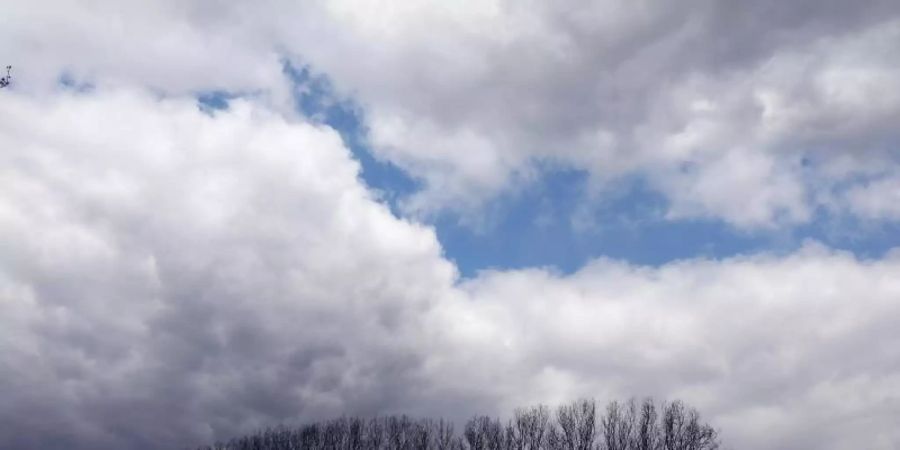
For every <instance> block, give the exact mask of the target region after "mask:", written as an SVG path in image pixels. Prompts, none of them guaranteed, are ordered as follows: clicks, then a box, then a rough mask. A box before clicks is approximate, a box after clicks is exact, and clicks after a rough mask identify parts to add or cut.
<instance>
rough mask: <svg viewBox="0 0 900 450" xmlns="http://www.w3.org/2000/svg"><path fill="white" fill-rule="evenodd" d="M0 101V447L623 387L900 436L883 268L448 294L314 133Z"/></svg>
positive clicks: (204, 432)
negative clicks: (0, 186) (0, 424)
mask: <svg viewBox="0 0 900 450" xmlns="http://www.w3.org/2000/svg"><path fill="white" fill-rule="evenodd" d="M0 111H2V112H0V115H2V117H3V119H4V120H3V121H2V125H0V148H3V152H2V158H3V164H2V165H0V167H2V170H0V180H2V184H3V186H4V189H3V191H2V193H0V235H2V236H3V244H4V249H5V250H4V252H3V255H2V259H0V280H2V283H0V286H2V291H0V292H2V294H0V302H2V303H0V305H2V310H3V314H2V316H0V329H2V330H3V331H2V334H0V336H2V340H0V352H2V354H3V355H4V357H3V359H2V362H0V379H2V380H3V381H2V382H0V393H2V397H3V398H4V402H3V404H2V406H0V417H2V418H3V421H4V423H6V424H7V425H8V426H7V427H5V428H4V431H3V433H2V434H0V442H3V445H4V446H9V447H15V448H55V447H63V446H64V447H66V448H159V447H177V446H181V445H187V444H190V443H197V442H201V441H204V440H211V439H214V438H225V437H228V436H230V435H234V434H237V433H240V432H243V431H247V430H250V429H252V428H254V427H257V426H262V425H268V424H273V423H279V422H284V421H287V422H291V421H296V420H302V419H311V418H318V417H322V416H327V415H333V414H340V413H343V412H347V413H361V414H375V413H384V412H393V411H408V412H413V413H421V414H443V415H447V416H451V417H461V416H464V415H467V414H471V413H473V412H500V411H505V410H507V409H508V408H509V407H512V406H516V405H521V404H526V403H530V402H538V401H542V402H550V403H553V402H557V401H563V400H566V399H570V398H572V397H574V396H578V395H594V396H598V397H601V398H606V397H623V396H628V395H634V394H638V395H642V394H650V395H657V396H660V397H669V398H671V397H681V398H685V399H687V400H689V401H691V402H693V403H694V404H697V405H698V406H700V407H701V408H702V409H703V410H704V412H705V413H706V414H708V415H709V416H710V417H711V418H712V420H713V422H714V423H715V424H716V425H717V426H720V427H721V428H722V429H723V431H724V432H725V436H726V437H727V439H728V441H729V442H730V443H732V444H733V445H735V446H737V447H741V448H771V447H790V448H816V449H844V448H855V447H854V446H855V445H857V444H858V443H859V442H867V443H871V445H869V446H868V447H869V448H892V447H893V446H896V444H897V443H898V442H900V436H898V435H897V434H896V433H895V429H894V427H892V426H891V425H892V424H893V423H894V422H895V420H896V417H897V414H898V413H900V409H898V408H900V398H898V397H897V392H898V388H900V384H898V383H900V380H898V379H897V376H896V365H897V362H898V361H900V355H898V354H897V353H896V351H894V350H893V349H896V348H900V345H898V344H900V342H897V340H898V339H900V335H898V334H897V333H896V331H895V330H894V327H893V323H892V322H891V318H893V317H896V316H897V314H898V313H900V311H898V309H900V303H898V302H897V298H900V284H898V282H897V280H896V277H895V276H894V274H896V273H897V271H898V270H900V260H898V259H897V257H896V256H895V255H894V256H888V257H886V258H885V259H883V260H879V261H861V260H857V259H855V258H854V257H852V256H850V255H846V254H841V253H835V252H833V251H830V250H828V249H826V248H824V247H821V246H818V245H815V244H811V245H809V246H807V247H805V248H804V249H802V250H801V251H799V252H798V253H796V254H791V255H785V256H775V255H760V256H748V257H739V258H733V259H728V260H722V261H715V260H693V261H683V262H677V263H671V264H668V265H665V266H662V267H660V268H648V267H639V266H631V265H628V264H625V263H621V262H616V261H611V260H602V259H601V260H597V261H595V262H593V263H591V264H589V265H588V266H587V267H585V268H583V269H582V270H580V271H578V272H577V273H575V274H573V275H570V276H562V275H558V274H555V273H553V272H549V271H547V270H542V269H529V270H522V271H509V272H503V271H499V272H486V273H483V274H481V275H480V276H479V277H477V278H475V279H472V280H469V281H466V282H464V283H462V284H458V283H457V280H456V272H455V268H454V267H453V266H452V264H450V263H449V262H447V261H446V260H444V259H443V258H442V256H441V248H440V245H439V244H438V243H437V241H436V240H435V237H434V233H433V232H432V231H431V230H429V229H428V228H426V227H423V226H420V225H416V224H414V223H410V222H407V221H404V220H401V219H398V218H396V217H394V216H392V215H391V214H390V212H389V211H388V210H387V209H386V207H384V206H383V205H381V204H379V203H378V202H377V201H376V200H375V199H374V198H373V197H372V196H371V194H369V193H368V192H367V190H366V189H365V187H364V186H363V185H362V183H361V182H360V181H359V179H358V170H359V169H358V165H357V164H356V162H354V161H353V160H352V159H351V157H350V155H349V152H348V151H347V150H346V149H345V148H343V147H342V145H341V143H340V141H339V139H338V137H337V136H336V134H335V133H334V132H333V131H331V130H329V129H327V128H321V127H318V128H317V127H315V126H312V125H309V124H307V123H303V122H298V121H290V120H286V119H284V118H282V117H281V116H280V115H278V114H276V113H273V112H270V110H268V109H266V108H264V107H261V106H259V105H256V104H254V103H251V102H237V103H235V104H234V105H233V106H232V108H231V109H230V110H229V111H225V112H218V113H216V114H215V115H208V114H206V113H204V112H202V111H200V110H199V109H198V108H197V107H196V105H195V103H194V102H192V101H189V100H179V99H168V100H159V99H157V98H154V97H152V96H149V95H147V94H144V93H141V92H140V91H134V90H113V91H108V92H107V91H101V92H95V93H93V94H91V95H80V94H65V95H59V96H54V97H53V98H50V99H34V98H30V97H23V96H19V95H17V94H7V95H4V96H3V102H2V105H0ZM111 117H115V118H116V119H117V120H116V122H114V123H113V122H111V121H110V120H109V119H110V118H111ZM836 423H837V424H841V426H836V425H835V424H836ZM813 430H820V431H813Z"/></svg>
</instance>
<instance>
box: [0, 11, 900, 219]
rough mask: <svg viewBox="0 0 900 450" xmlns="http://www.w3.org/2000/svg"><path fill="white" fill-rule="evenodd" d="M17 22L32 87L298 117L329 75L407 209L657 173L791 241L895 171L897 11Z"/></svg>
mask: <svg viewBox="0 0 900 450" xmlns="http://www.w3.org/2000/svg"><path fill="white" fill-rule="evenodd" d="M8 9H9V10H8V11H7V17H8V20H7V22H8V23H7V24H6V26H5V27H4V28H5V30H4V33H5V34H6V35H7V36H8V38H7V39H4V40H3V43H0V49H2V50H3V53H4V54H6V55H7V57H11V58H12V59H13V60H15V61H22V62H23V63H24V62H25V61H28V64H22V66H23V68H22V69H21V78H22V79H24V80H27V81H26V82H25V83H26V84H30V85H32V87H34V86H36V85H41V86H46V85H48V83H49V84H52V83H53V82H55V80H56V79H57V78H58V77H59V76H60V74H61V73H65V74H67V76H70V77H73V78H74V79H75V80H81V81H83V82H96V83H99V82H103V83H135V82H136V83H139V84H141V85H146V86H151V87H153V88H154V89H157V90H160V91H162V92H166V93H185V92H193V91H197V90H209V89H224V90H230V91H236V92H242V93H253V94H254V95H260V96H263V97H266V98H268V99H269V100H270V101H271V103H272V104H274V105H278V106H279V108H281V109H282V110H283V111H288V110H289V109H290V108H289V107H288V106H289V103H290V99H289V95H288V93H289V89H288V87H287V86H286V85H285V82H284V79H283V77H281V76H280V72H281V66H282V64H283V63H284V62H285V61H293V62H294V63H296V64H304V65H309V66H310V67H311V68H312V69H313V70H315V71H317V72H319V73H323V74H325V75H327V76H328V77H330V78H331V79H332V80H333V81H334V82H335V85H336V86H337V87H338V88H339V89H340V91H341V92H343V93H344V94H346V95H350V96H352V97H353V98H354V100H356V101H358V102H359V103H360V104H361V105H363V107H364V110H365V114H366V119H367V123H366V124H367V126H368V129H369V138H370V143H371V145H372V148H373V150H374V152H375V154H376V155H377V156H378V157H379V158H382V159H385V160H388V161H391V162H392V163H395V164H397V165H398V166H400V167H402V168H403V169H404V170H407V171H408V172H409V173H410V174H412V175H413V176H415V177H417V178H420V179H422V180H423V181H424V186H425V187H424V189H423V191H422V192H419V193H418V194H417V195H416V196H413V197H412V198H409V199H407V200H406V202H405V209H406V211H407V212H408V213H425V214H427V213H432V212H436V211H441V210H446V209H448V208H449V209H453V210H456V211H458V212H463V213H465V212H471V211H478V209H479V208H480V207H482V206H483V205H484V203H485V201H486V200H489V199H491V198H494V197H495V196H497V195H498V194H500V193H503V192H507V191H510V190H515V189H516V188H517V186H519V185H521V184H523V183H528V182H529V181H530V180H532V179H533V178H534V177H535V176H537V174H538V173H539V172H537V171H539V168H540V167H541V166H542V165H544V164H547V163H549V164H551V165H554V166H557V165H560V164H562V165H563V166H566V167H569V168H572V169H575V170H584V171H586V172H587V173H589V174H591V175H592V177H593V179H594V180H596V181H598V182H599V184H600V185H603V184H605V183H609V182H614V181H615V180H618V179H620V178H621V177H623V176H639V177H643V178H645V179H647V180H648V185H649V186H651V187H653V188H655V189H656V190H658V191H659V192H660V193H662V194H663V195H664V196H665V197H666V198H667V199H668V200H669V202H670V214H669V217H671V218H683V217H710V218H714V219H721V220H724V221H726V222H728V223H730V224H733V225H735V226H737V227H740V228H748V229H752V228H771V227H778V226H792V225H795V224H799V223H804V222H807V221H809V220H810V219H811V217H813V213H814V211H815V210H816V209H817V208H826V209H827V208H828V206H829V205H836V204H840V202H837V203H835V202H829V201H827V199H828V198H829V197H830V196H831V195H832V194H833V192H832V191H833V190H834V189H835V186H836V185H843V184H844V183H847V182H848V180H849V181H852V180H855V179H856V178H857V177H859V176H860V174H864V173H865V172H866V170H868V169H871V167H872V166H873V165H874V166H878V165H879V164H883V162H884V161H885V160H889V161H890V163H891V164H892V165H893V166H896V161H894V158H891V156H890V155H892V154H894V153H896V151H895V150H896V145H897V144H896V143H897V142H898V138H900V137H898V136H897V133H896V127H894V126H892V124H893V123H895V122H896V120H897V118H898V117H900V97H898V95H897V94H896V93H897V92H900V89H897V81H896V80H898V79H900V75H898V73H897V68H896V66H895V65H893V64H892V63H891V61H894V60H896V59H897V57H898V52H900V45H898V44H897V42H900V39H898V38H897V37H898V36H897V35H898V27H900V22H898V20H900V19H898V17H900V15H898V13H900V10H898V8H897V4H896V2H893V1H886V0H885V1H879V0H868V1H864V2H861V3H860V2H856V3H853V4H850V3H848V2H840V1H832V2H826V3H825V4H823V3H821V2H806V1H804V2H792V3H791V4H789V5H787V4H784V2H776V1H765V2H755V3H754V4H753V5H747V4H746V3H745V2H706V1H693V2H688V3H680V4H678V5H674V4H671V3H669V2H650V3H646V4H642V5H634V4H633V3H629V2H624V3H623V2H619V1H612V0H611V1H604V2H569V3H566V4H552V5H547V4H542V3H539V2H521V3H510V2H502V1H478V2H454V4H453V5H447V4H446V2H439V1H433V2H432V1H428V2H416V3H415V4H405V3H402V2H401V3H395V2H377V3H373V2H364V1H355V0H340V1H331V2H302V3H299V4H298V3H297V2H284V1H277V0H272V1H266V2H256V3H254V4H253V5H252V6H251V5H242V4H222V3H220V2H205V1H193V2H153V3H152V4H147V3H140V4H138V3H134V2H126V3H122V2H108V1H98V2H90V3H89V4H83V2H82V3H78V2H71V3H69V2H63V3H60V2H52V5H50V4H45V5H41V2H28V3H19V4H15V5H12V6H11V7H10V8H8ZM17 73H19V69H17ZM23 89H24V87H23ZM838 166H840V167H842V170H839V171H837V172H836V171H835V170H830V169H834V168H835V167H838ZM732 180H733V182H731V181H732ZM735 205H748V207H747V208H737V207H735ZM836 212H837V213H838V214H842V213H845V212H849V213H853V212H854V210H853V209H841V210H839V211H836Z"/></svg>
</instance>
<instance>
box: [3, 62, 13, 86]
mask: <svg viewBox="0 0 900 450" xmlns="http://www.w3.org/2000/svg"><path fill="white" fill-rule="evenodd" d="M10 70H12V66H6V76H5V77H2V78H0V88H5V87H7V86H9V84H10V83H12V75H10V74H9V71H10Z"/></svg>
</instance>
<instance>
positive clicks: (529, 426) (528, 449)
mask: <svg viewBox="0 0 900 450" xmlns="http://www.w3.org/2000/svg"><path fill="white" fill-rule="evenodd" d="M514 421H515V433H514V434H513V436H514V437H513V440H514V443H515V445H514V448H515V449H516V450H539V449H541V448H544V445H545V439H546V432H547V426H548V423H549V421H550V410H549V409H547V407H546V406H544V405H538V406H535V407H532V408H529V409H527V410H526V409H517V410H516V411H515V418H514Z"/></svg>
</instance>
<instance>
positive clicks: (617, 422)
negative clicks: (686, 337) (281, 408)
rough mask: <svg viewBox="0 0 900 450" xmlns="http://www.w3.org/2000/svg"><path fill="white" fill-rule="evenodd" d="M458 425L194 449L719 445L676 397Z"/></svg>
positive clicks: (572, 449) (402, 419)
mask: <svg viewBox="0 0 900 450" xmlns="http://www.w3.org/2000/svg"><path fill="white" fill-rule="evenodd" d="M459 431H460V432H457V430H456V427H455V426H454V424H453V423H452V422H450V421H446V420H444V419H430V418H424V419H415V418H411V417H408V416H405V415H401V416H383V417H375V418H370V419H363V418H359V417H341V418H337V419H332V420H328V421H323V422H315V423H309V424H305V425H302V426H299V427H284V426H282V427H275V428H268V429H265V430H262V431H259V432H257V433H254V434H251V435H248V436H244V437H240V438H236V439H232V440H231V441H228V442H224V443H217V444H214V445H212V446H204V447H200V448H198V449H197V450H716V449H718V448H719V447H720V445H721V443H720V440H719V435H718V432H717V431H716V430H715V429H714V428H713V427H711V426H710V425H708V424H706V423H704V422H702V421H701V418H700V414H699V413H698V412H697V410H696V409H694V408H691V407H688V406H686V405H685V404H684V403H682V402H681V401H673V402H664V403H661V404H659V405H657V403H656V402H655V401H653V400H652V399H646V400H643V401H641V402H638V401H635V400H630V401H627V402H616V401H614V402H611V403H609V404H607V405H606V409H605V411H603V412H601V413H599V414H598V411H597V404H596V402H595V401H594V400H587V399H584V400H578V401H575V402H572V403H569V404H565V405H562V406H560V407H558V408H557V409H556V410H554V411H553V412H552V413H551V410H550V408H548V407H546V406H543V405H539V406H534V407H530V408H520V409H517V410H516V411H515V412H514V414H513V417H512V418H511V419H510V420H509V421H507V422H505V423H504V422H502V421H501V420H500V419H497V418H493V417H488V416H475V417H472V418H471V419H469V420H468V421H467V422H466V423H465V425H464V426H463V427H462V429H461V430H459Z"/></svg>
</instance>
